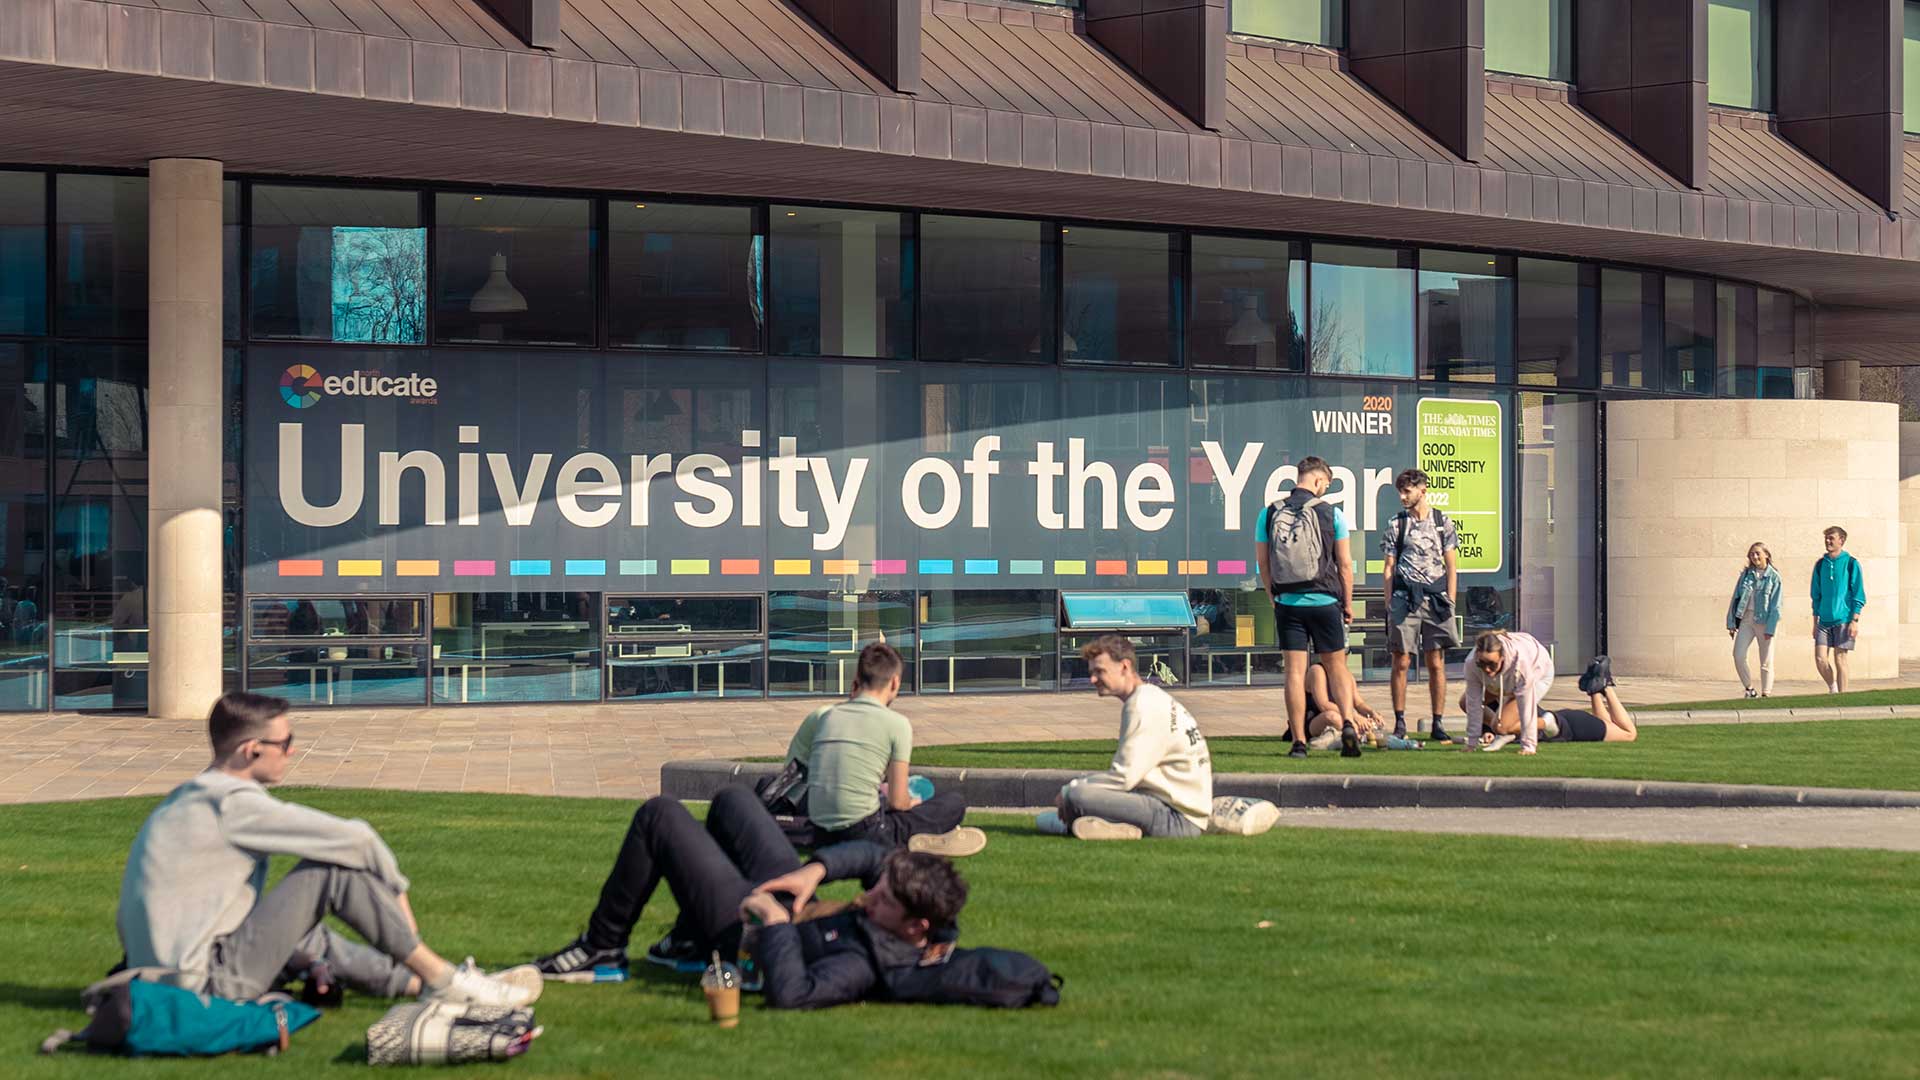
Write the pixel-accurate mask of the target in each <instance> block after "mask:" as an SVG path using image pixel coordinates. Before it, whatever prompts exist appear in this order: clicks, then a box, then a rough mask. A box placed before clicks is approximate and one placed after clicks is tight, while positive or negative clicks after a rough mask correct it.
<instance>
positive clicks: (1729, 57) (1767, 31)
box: [1707, 0, 1773, 109]
mask: <svg viewBox="0 0 1920 1080" xmlns="http://www.w3.org/2000/svg"><path fill="white" fill-rule="evenodd" d="M1707 100H1708V101H1710V102H1712V103H1713V104H1715V105H1730V106H1732V107H1734V108H1736V109H1771V108H1773V0H1707Z"/></svg>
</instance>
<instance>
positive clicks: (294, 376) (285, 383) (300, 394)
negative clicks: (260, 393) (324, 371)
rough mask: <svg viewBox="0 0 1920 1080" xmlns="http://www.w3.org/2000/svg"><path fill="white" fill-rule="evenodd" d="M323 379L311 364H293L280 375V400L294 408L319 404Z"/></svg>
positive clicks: (304, 407) (305, 407)
mask: <svg viewBox="0 0 1920 1080" xmlns="http://www.w3.org/2000/svg"><path fill="white" fill-rule="evenodd" d="M322 383H323V380H322V379H321V378H320V373H319V372H317V371H315V370H313V365H312V364H295V365H293V366H292V367H290V368H288V369H287V370H286V371H285V372H284V373H283V374H281V376H280V400H282V401H284V402H286V403H287V404H288V405H290V406H292V407H294V408H296V409H308V408H312V407H313V406H315V405H318V404H320V388H321V385H322Z"/></svg>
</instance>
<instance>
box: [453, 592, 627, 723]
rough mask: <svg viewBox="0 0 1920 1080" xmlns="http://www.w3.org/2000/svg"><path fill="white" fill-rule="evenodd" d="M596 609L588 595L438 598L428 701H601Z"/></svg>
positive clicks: (508, 594) (595, 599)
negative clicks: (431, 694)
mask: <svg viewBox="0 0 1920 1080" xmlns="http://www.w3.org/2000/svg"><path fill="white" fill-rule="evenodd" d="M598 606H599V602H598V597H596V596H595V595H594V594H593V593H585V592H554V593H538V592H506V593H451V594H448V593H442V594H440V595H437V596H435V597H434V598H433V675H434V678H433V700H434V701H435V702H436V703H438V702H460V703H462V704H464V703H466V702H495V703H500V702H516V701H598V700H600V635H599V612H597V611H596V610H595V609H596V608H597V607H598Z"/></svg>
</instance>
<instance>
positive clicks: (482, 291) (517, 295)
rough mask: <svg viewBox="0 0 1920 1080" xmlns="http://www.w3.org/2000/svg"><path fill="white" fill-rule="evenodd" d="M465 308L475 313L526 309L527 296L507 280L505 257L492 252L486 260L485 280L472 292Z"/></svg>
mask: <svg viewBox="0 0 1920 1080" xmlns="http://www.w3.org/2000/svg"><path fill="white" fill-rule="evenodd" d="M467 310H468V311H471V312H475V313H477V314H483V315H485V314H495V313H499V312H511V311H525V310H527V297H526V294H525V293H522V292H521V291H520V290H519V289H516V288H514V287H513V282H511V281H508V280H507V257H506V256H505V255H502V254H501V253H500V252H497V251H496V252H494V253H493V258H491V259H489V260H488V261H487V281H486V284H484V285H482V286H480V288H479V289H478V290H476V291H475V292H474V294H473V299H472V301H470V302H469V303H468V304H467Z"/></svg>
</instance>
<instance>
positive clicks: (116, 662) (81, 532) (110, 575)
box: [50, 345, 147, 709]
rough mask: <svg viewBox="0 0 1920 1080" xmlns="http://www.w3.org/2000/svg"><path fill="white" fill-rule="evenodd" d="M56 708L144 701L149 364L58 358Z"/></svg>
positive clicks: (105, 349)
mask: <svg viewBox="0 0 1920 1080" xmlns="http://www.w3.org/2000/svg"><path fill="white" fill-rule="evenodd" d="M54 372H55V382H54V385H53V388H52V389H53V397H54V403H53V410H54V429H53V445H54V452H55V455H56V456H55V461H54V475H53V491H54V506H53V513H54V516H53V537H52V556H51V567H50V572H51V576H52V579H53V580H52V588H53V608H52V611H53V622H54V626H55V628H56V634H55V636H54V641H53V650H54V668H55V672H54V679H55V683H54V694H55V702H54V704H55V707H56V708H60V709H102V708H143V707H145V705H146V703H147V587H146V586H147V356H146V351H145V350H144V349H142V348H139V347H135V346H103V345H89V346H63V347H61V348H60V349H59V350H58V351H57V352H56V354H55V364H54Z"/></svg>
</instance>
